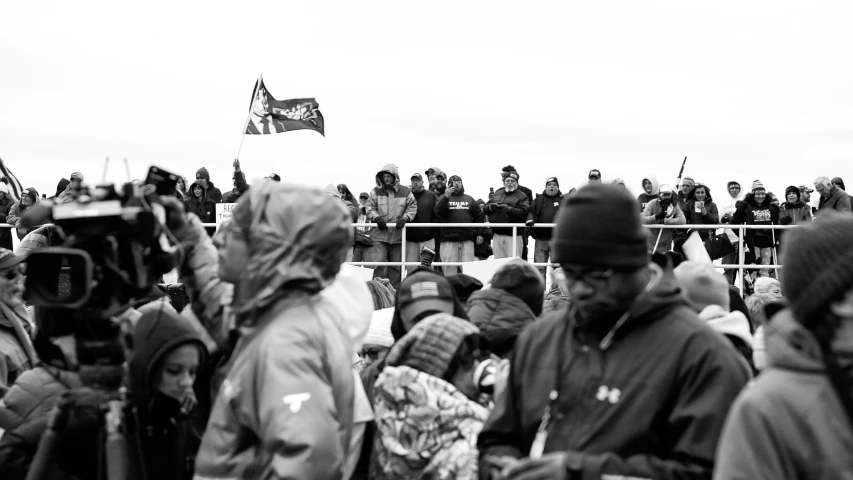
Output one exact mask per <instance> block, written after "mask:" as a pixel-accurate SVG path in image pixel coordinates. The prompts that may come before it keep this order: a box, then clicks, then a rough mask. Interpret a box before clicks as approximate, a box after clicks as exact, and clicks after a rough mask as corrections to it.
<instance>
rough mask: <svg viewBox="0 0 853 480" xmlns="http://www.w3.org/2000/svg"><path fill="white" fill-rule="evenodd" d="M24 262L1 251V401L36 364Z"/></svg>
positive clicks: (18, 257)
mask: <svg viewBox="0 0 853 480" xmlns="http://www.w3.org/2000/svg"><path fill="white" fill-rule="evenodd" d="M24 260H25V259H24V257H22V256H18V255H15V254H14V253H13V252H12V251H11V250H6V249H5V248H0V397H2V396H3V395H4V394H5V393H6V390H8V389H9V387H11V386H12V384H14V383H15V380H16V379H17V378H18V377H19V376H20V375H21V374H22V373H24V372H25V371H27V370H29V369H31V368H33V367H35V365H36V363H38V359H37V357H36V353H35V350H34V349H33V343H32V338H31V337H32V324H31V322H30V316H29V313H28V312H27V309H26V307H25V306H24V299H23V295H24V275H23V273H22V270H21V262H23V261H24Z"/></svg>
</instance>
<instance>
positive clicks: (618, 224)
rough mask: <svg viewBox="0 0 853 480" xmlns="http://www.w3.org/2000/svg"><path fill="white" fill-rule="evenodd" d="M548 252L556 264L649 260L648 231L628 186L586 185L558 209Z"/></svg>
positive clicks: (617, 264) (634, 264)
mask: <svg viewBox="0 0 853 480" xmlns="http://www.w3.org/2000/svg"><path fill="white" fill-rule="evenodd" d="M555 223H556V224H557V226H556V227H555V228H554V236H553V237H552V238H551V255H552V257H553V261H554V262H555V263H559V264H575V265H586V266H590V267H604V268H640V267H642V266H644V265H647V264H648V263H649V259H650V257H649V251H648V248H649V247H648V245H647V242H646V239H647V238H648V233H647V232H646V231H645V230H644V229H643V226H642V225H641V224H640V214H639V212H638V211H637V201H636V200H635V199H634V198H632V197H631V194H630V193H628V190H627V189H624V188H622V187H620V186H618V185H611V184H592V185H587V186H585V187H583V188H581V189H580V190H578V192H577V193H576V194H574V195H571V196H569V197H567V198H566V199H565V200H564V201H563V205H562V206H561V207H560V209H559V210H558V211H557V218H556V220H555Z"/></svg>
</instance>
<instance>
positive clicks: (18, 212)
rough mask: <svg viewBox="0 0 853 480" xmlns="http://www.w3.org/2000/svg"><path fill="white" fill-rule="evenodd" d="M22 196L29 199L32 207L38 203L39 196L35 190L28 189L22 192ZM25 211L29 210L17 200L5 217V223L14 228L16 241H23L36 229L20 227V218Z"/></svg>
mask: <svg viewBox="0 0 853 480" xmlns="http://www.w3.org/2000/svg"><path fill="white" fill-rule="evenodd" d="M24 195H27V196H29V197H30V200H32V202H33V203H32V204H33V205H35V204H36V203H38V202H39V194H38V192H37V191H36V189H35V188H28V189H26V190H24ZM27 210H29V207H27V206H25V205H24V204H23V203H21V200H18V201H17V202H15V204H14V205H12V208H10V209H9V215H7V216H6V223H8V224H9V225H12V226H14V227H15V230H16V231H17V233H18V240H23V239H24V237H25V236H26V235H27V234H28V233H30V232H31V231H33V230H35V229H36V227H22V226H21V217H23V216H24V214H25V213H26V212H27Z"/></svg>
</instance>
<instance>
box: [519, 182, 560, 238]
mask: <svg viewBox="0 0 853 480" xmlns="http://www.w3.org/2000/svg"><path fill="white" fill-rule="evenodd" d="M562 201H563V192H561V191H560V190H557V194H556V195H553V196H551V195H548V193H546V191H545V190H543V191H542V194H541V195H536V200H535V201H534V202H533V206H532V208H531V209H530V212H529V213H528V214H527V220H528V221H530V220H533V222H534V227H533V229H532V230H531V232H530V236H531V237H533V238H534V239H536V240H551V233H552V232H551V231H552V230H553V229H552V228H551V227H537V226H535V224H537V223H554V219H555V218H557V210H559V208H560V203H561V202H562Z"/></svg>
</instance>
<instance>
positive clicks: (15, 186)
mask: <svg viewBox="0 0 853 480" xmlns="http://www.w3.org/2000/svg"><path fill="white" fill-rule="evenodd" d="M0 175H2V176H3V177H6V180H7V183H8V184H9V195H11V196H12V197H15V201H16V202H17V201H18V200H20V199H21V195H22V194H23V192H24V187H23V186H21V182H19V181H18V177H16V176H15V174H14V173H12V171H11V170H9V167H7V166H6V163H5V162H3V159H2V158H0Z"/></svg>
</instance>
